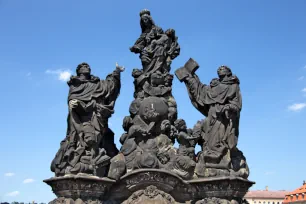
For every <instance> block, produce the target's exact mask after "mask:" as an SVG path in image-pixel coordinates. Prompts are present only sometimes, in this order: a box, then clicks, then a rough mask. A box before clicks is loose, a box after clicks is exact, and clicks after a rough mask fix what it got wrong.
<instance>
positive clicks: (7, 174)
mask: <svg viewBox="0 0 306 204" xmlns="http://www.w3.org/2000/svg"><path fill="white" fill-rule="evenodd" d="M4 176H7V177H10V176H15V173H12V172H9V173H6V174H4Z"/></svg>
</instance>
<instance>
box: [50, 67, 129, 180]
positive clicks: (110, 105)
mask: <svg viewBox="0 0 306 204" xmlns="http://www.w3.org/2000/svg"><path fill="white" fill-rule="evenodd" d="M123 70H124V69H123V67H119V66H118V65H116V69H115V71H113V73H111V74H109V75H108V76H107V77H106V79H105V80H100V79H99V78H98V77H96V76H93V75H91V69H90V66H89V65H88V64H87V63H81V64H79V65H78V67H77V69H76V73H77V76H72V77H71V79H70V80H69V81H68V85H69V95H68V105H69V114H68V118H67V123H68V128H67V135H66V138H65V139H64V140H63V141H62V142H61V146H60V149H59V151H58V152H57V154H56V156H55V158H54V160H53V161H52V164H51V170H52V171H53V172H55V175H56V176H63V175H65V174H78V173H86V174H92V175H96V176H104V175H105V174H106V172H105V171H106V170H107V166H108V164H109V162H110V159H111V157H113V156H114V155H116V154H117V153H118V150H117V148H116V146H115V144H114V133H113V132H112V131H111V129H110V128H109V127H108V118H109V117H111V115H112V114H113V113H114V106H115V101H116V99H117V97H118V95H119V92H120V87H121V83H120V73H121V72H122V71H123Z"/></svg>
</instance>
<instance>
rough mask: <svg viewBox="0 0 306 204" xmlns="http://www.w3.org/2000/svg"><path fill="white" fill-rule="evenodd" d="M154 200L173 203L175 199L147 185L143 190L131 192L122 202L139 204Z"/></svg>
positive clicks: (168, 203) (165, 203)
mask: <svg viewBox="0 0 306 204" xmlns="http://www.w3.org/2000/svg"><path fill="white" fill-rule="evenodd" d="M152 201H155V202H156V203H162V204H175V203H176V202H175V200H174V199H173V197H172V196H171V195H169V194H168V193H165V192H164V191H161V190H159V189H158V188H157V187H156V186H153V185H151V186H148V187H147V188H146V189H144V190H139V191H136V192H135V193H133V194H132V195H131V196H130V197H129V198H128V199H127V200H126V201H124V202H123V204H141V203H146V202H152Z"/></svg>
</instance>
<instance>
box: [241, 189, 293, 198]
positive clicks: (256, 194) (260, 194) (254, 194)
mask: <svg viewBox="0 0 306 204" xmlns="http://www.w3.org/2000/svg"><path fill="white" fill-rule="evenodd" d="M288 193H289V191H269V190H259V191H249V192H248V193H247V194H246V195H245V196H244V198H279V199H284V198H285V196H286V195H287V194H288Z"/></svg>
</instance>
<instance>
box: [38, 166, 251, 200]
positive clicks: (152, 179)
mask: <svg viewBox="0 0 306 204" xmlns="http://www.w3.org/2000/svg"><path fill="white" fill-rule="evenodd" d="M44 182H45V183H47V184H48V185H50V186H51V187H52V190H53V192H54V193H55V194H56V196H57V197H58V198H57V199H55V200H53V201H52V202H51V203H71V204H73V203H103V204H119V203H123V204H140V203H160V204H163V203H165V204H172V203H177V204H178V203H197V204H202V203H224V204H226V203H243V201H242V198H243V197H244V195H245V194H246V193H247V191H248V189H249V188H250V187H251V186H252V185H253V184H254V182H251V181H249V180H247V179H243V178H239V177H211V178H201V179H192V180H183V179H181V178H180V177H178V176H177V175H175V174H173V173H169V172H167V171H163V170H159V169H140V170H136V171H133V172H130V173H128V174H126V175H124V176H123V177H121V179H120V180H119V181H117V182H116V181H114V180H111V179H108V178H98V177H93V176H85V175H77V176H65V177H55V178H51V179H48V180H45V181H44Z"/></svg>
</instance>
